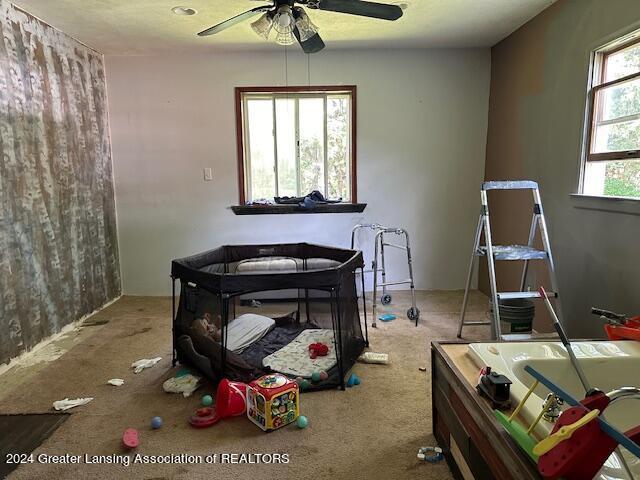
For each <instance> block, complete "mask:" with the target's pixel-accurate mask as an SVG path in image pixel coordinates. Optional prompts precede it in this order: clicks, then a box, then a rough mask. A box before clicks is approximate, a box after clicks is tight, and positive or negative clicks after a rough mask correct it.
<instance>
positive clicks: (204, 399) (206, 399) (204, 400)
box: [202, 395, 213, 407]
mask: <svg viewBox="0 0 640 480" xmlns="http://www.w3.org/2000/svg"><path fill="white" fill-rule="evenodd" d="M212 403H213V398H212V397H211V395H203V396H202V405H203V406H205V407H208V406H210V405H211V404H212Z"/></svg>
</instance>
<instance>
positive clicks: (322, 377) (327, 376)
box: [320, 370, 329, 381]
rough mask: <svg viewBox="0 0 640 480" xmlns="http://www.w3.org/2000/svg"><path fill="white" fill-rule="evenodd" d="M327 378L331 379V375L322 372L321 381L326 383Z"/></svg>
mask: <svg viewBox="0 0 640 480" xmlns="http://www.w3.org/2000/svg"><path fill="white" fill-rule="evenodd" d="M327 378H329V374H328V373H327V372H325V371H324V370H322V371H321V372H320V380H322V381H324V380H326V379H327Z"/></svg>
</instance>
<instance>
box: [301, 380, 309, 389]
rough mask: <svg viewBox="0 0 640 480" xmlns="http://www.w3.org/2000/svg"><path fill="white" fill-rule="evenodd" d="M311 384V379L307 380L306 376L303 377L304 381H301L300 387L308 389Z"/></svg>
mask: <svg viewBox="0 0 640 480" xmlns="http://www.w3.org/2000/svg"><path fill="white" fill-rule="evenodd" d="M310 385H311V384H310V383H309V380H307V379H306V378H303V379H302V381H301V382H300V388H301V389H302V390H306V389H307V388H309V386H310Z"/></svg>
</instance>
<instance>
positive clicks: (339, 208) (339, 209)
mask: <svg viewBox="0 0 640 480" xmlns="http://www.w3.org/2000/svg"><path fill="white" fill-rule="evenodd" d="M366 206H367V204H366V203H327V204H325V205H317V206H316V207H315V208H313V209H311V210H309V209H306V208H302V207H300V206H298V205H233V206H232V207H231V210H232V211H233V213H235V214H236V215H279V214H296V213H302V214H305V213H306V214H309V213H360V212H362V211H364V209H365V208H366Z"/></svg>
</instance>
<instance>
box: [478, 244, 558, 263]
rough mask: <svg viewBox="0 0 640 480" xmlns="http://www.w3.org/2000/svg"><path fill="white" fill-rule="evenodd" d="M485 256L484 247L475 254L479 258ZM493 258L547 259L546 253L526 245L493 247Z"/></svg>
mask: <svg viewBox="0 0 640 480" xmlns="http://www.w3.org/2000/svg"><path fill="white" fill-rule="evenodd" d="M486 254H487V247H486V246H484V245H483V246H481V247H480V248H478V251H477V252H476V255H479V256H483V255H486ZM493 258H494V259H496V260H544V259H546V258H547V252H545V251H544V250H538V249H537V248H533V247H528V246H527V245H494V246H493Z"/></svg>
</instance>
